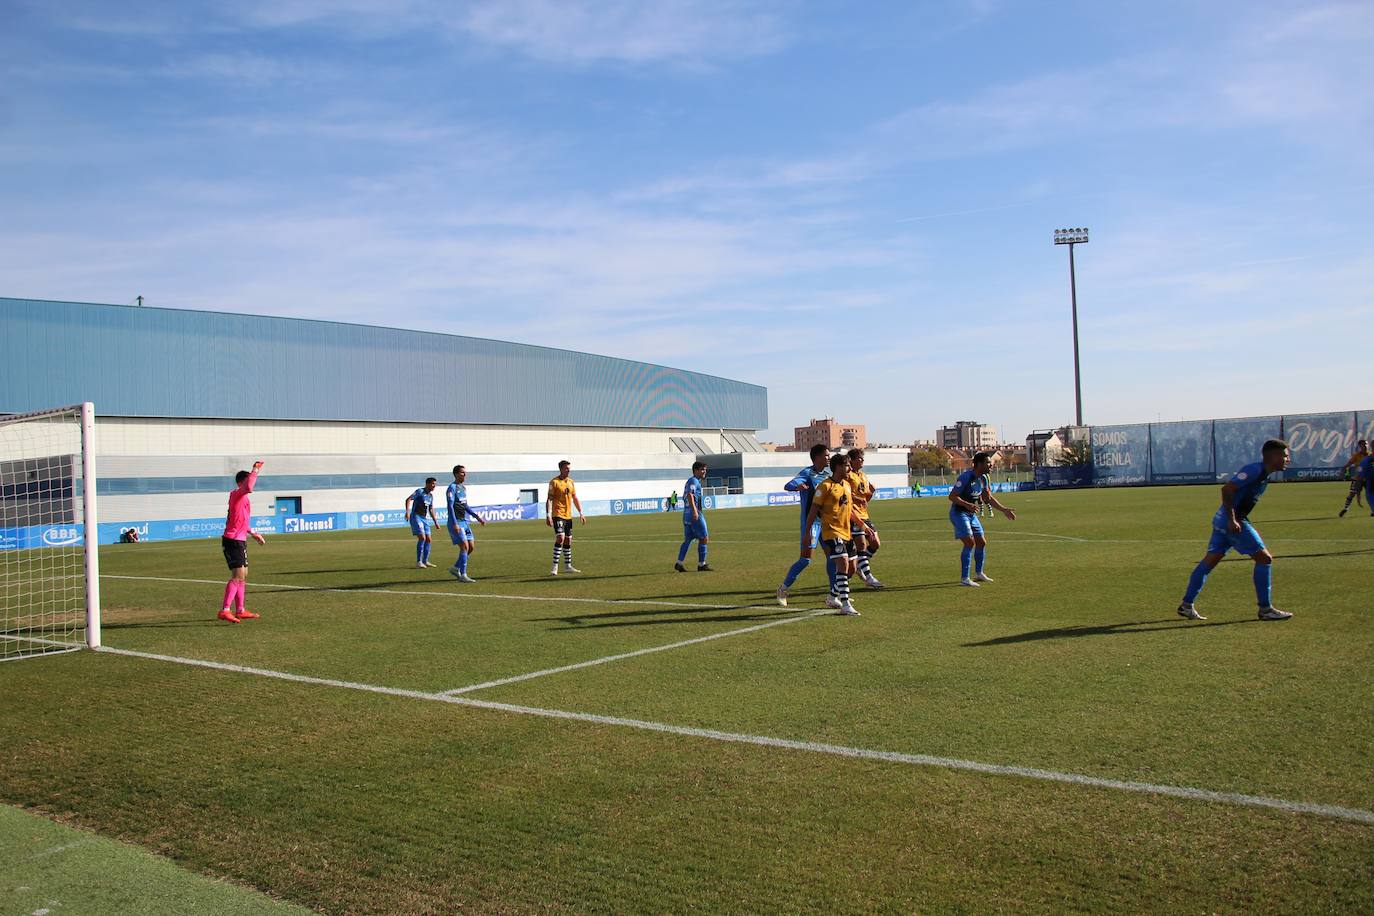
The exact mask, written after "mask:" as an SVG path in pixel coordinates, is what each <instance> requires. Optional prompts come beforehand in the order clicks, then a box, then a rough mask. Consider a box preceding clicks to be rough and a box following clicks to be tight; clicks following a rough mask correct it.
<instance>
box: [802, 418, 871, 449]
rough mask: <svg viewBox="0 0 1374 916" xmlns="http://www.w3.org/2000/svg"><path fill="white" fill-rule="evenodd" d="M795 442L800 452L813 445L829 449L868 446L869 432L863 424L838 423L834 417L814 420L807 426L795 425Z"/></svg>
mask: <svg viewBox="0 0 1374 916" xmlns="http://www.w3.org/2000/svg"><path fill="white" fill-rule="evenodd" d="M792 434H793V443H794V445H795V447H796V449H797V451H799V452H808V451H810V450H811V446H813V445H824V446H825V447H826V448H828V449H837V448H867V447H868V434H867V432H866V431H865V429H864V427H863V426H858V425H855V424H853V423H837V422H835V418H834V417H826V418H825V419H823V420H812V421H811V423H810V424H809V425H807V426H796V427H793V430H792Z"/></svg>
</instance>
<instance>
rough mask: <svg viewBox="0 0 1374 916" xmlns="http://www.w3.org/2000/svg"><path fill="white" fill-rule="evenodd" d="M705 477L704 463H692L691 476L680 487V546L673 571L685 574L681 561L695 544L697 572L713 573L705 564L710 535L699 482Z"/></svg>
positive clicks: (709, 566) (685, 569) (685, 568)
mask: <svg viewBox="0 0 1374 916" xmlns="http://www.w3.org/2000/svg"><path fill="white" fill-rule="evenodd" d="M705 477H706V462H704V461H694V462H692V476H691V477H688V478H687V482H686V483H685V484H683V485H682V546H681V547H679V548H678V551H677V562H676V563H674V564H673V569H676V570H677V571H678V572H686V571H687V567H686V566H683V565H682V561H683V560H685V559H687V548H689V547H691V546H692V542H693V541H696V542H697V572H713V570H712V569H711V564H709V563H707V562H706V544H707V542H708V541H710V540H711V533H710V532H709V531H707V529H706V503H705V502H704V501H703V500H702V493H701V481H702V480H703V479H704V478H705Z"/></svg>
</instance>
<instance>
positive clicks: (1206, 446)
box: [1150, 420, 1216, 483]
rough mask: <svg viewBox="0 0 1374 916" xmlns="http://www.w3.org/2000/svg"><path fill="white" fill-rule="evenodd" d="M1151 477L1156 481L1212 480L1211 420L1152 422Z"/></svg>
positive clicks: (1195, 481) (1202, 481) (1209, 481)
mask: <svg viewBox="0 0 1374 916" xmlns="http://www.w3.org/2000/svg"><path fill="white" fill-rule="evenodd" d="M1150 480H1151V481H1152V482H1154V483H1211V482H1213V481H1214V480H1216V468H1215V466H1214V465H1213V463H1212V421H1211V420H1181V421H1179V422H1177V423H1172V422H1171V423H1151V424H1150Z"/></svg>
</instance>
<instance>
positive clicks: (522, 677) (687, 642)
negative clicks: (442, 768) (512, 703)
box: [444, 610, 830, 697]
mask: <svg viewBox="0 0 1374 916" xmlns="http://www.w3.org/2000/svg"><path fill="white" fill-rule="evenodd" d="M829 613H830V611H828V610H819V611H810V612H808V613H805V614H801V615H799V616H797V617H785V618H783V619H782V620H770V621H769V622H768V623H759V624H755V625H754V626H752V627H741V628H739V629H738V630H726V631H725V632H723V633H711V634H710V635H708V636H697V637H694V638H692V639H683V640H679V641H678V642H671V643H668V644H667V645H666V646H650V647H649V648H647V649H635V650H634V651H632V652H621V653H619V654H618V655H607V656H606V657H605V658H594V659H592V660H591V661H586V662H576V663H574V664H571V665H561V666H559V667H557V668H545V669H544V670H542V671H531V672H529V673H528V674H517V675H514V676H513V677H503V678H500V679H498V680H495V681H484V682H482V683H481V684H470V685H468V686H467V687H459V688H457V689H455V690H445V691H444V696H449V697H456V696H458V695H459V694H464V693H471V692H472V691H474V690H486V689H487V688H489V687H503V686H505V685H506V684H515V683H518V682H520V681H528V680H531V679H533V678H537V677H547V676H548V675H551V674H562V673H564V672H565V671H576V670H578V669H579V668H591V667H593V666H595V665H604V664H606V663H607V662H618V661H621V660H622V659H626V658H635V657H636V656H639V655H652V654H654V653H655V652H667V651H668V650H670V649H681V648H683V647H685V646H695V645H697V644H698V643H703V642H710V641H711V640H713V639H724V638H726V637H727V636H740V635H743V634H745V633H757V632H758V631H759V630H766V629H768V628H769V627H780V626H782V625H783V624H785V623H796V622H797V621H798V620H810V619H811V618H812V617H819V616H820V615H822V614H829Z"/></svg>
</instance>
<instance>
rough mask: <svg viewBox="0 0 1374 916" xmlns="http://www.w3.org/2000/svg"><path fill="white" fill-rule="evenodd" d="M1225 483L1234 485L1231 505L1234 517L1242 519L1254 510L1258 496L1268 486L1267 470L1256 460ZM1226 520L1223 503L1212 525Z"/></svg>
mask: <svg viewBox="0 0 1374 916" xmlns="http://www.w3.org/2000/svg"><path fill="white" fill-rule="evenodd" d="M1227 483H1233V484H1235V485H1236V492H1235V495H1234V496H1232V497H1231V507H1232V508H1234V509H1235V510H1236V519H1237V520H1244V519H1245V518H1247V517H1249V515H1250V513H1251V512H1253V511H1254V509H1255V503H1257V502H1259V498H1260V497H1261V496H1263V495H1264V491H1265V490H1266V489H1267V488H1268V487H1269V472H1268V471H1266V470H1265V469H1264V464H1263V463H1261V462H1259V461H1256V462H1255V463H1254V464H1247V465H1246V466H1245V467H1243V468H1241V469H1240V470H1239V471H1236V474H1235V476H1234V477H1232V478H1231V479H1230V480H1228V481H1227ZM1226 522H1227V518H1226V507H1225V506H1224V505H1223V506H1222V507H1221V508H1219V509H1218V510H1217V514H1216V517H1215V518H1214V519H1213V525H1214V527H1217V528H1221V527H1224V526H1225V525H1226Z"/></svg>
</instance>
